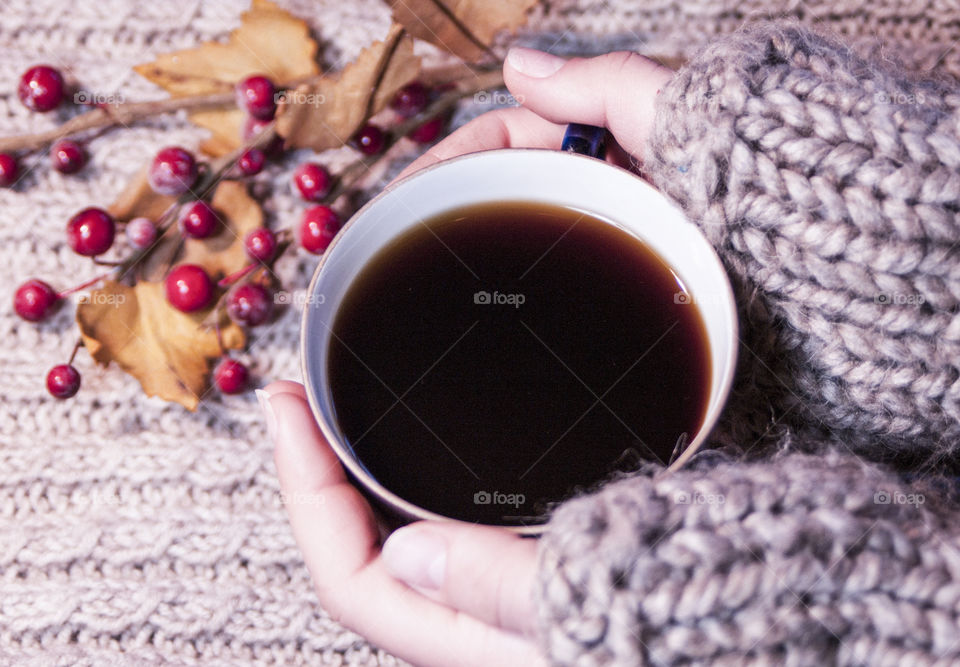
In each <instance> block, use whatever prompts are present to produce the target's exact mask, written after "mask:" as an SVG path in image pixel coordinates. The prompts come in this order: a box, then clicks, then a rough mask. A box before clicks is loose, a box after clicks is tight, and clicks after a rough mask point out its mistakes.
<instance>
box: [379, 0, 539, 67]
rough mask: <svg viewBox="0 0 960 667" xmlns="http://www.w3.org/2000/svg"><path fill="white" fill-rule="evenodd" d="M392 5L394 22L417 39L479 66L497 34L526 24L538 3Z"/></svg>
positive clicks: (441, 0)
mask: <svg viewBox="0 0 960 667" xmlns="http://www.w3.org/2000/svg"><path fill="white" fill-rule="evenodd" d="M389 4H390V7H391V8H392V9H393V20H394V21H396V22H397V23H399V24H401V25H402V26H403V27H405V28H406V29H407V30H408V31H409V32H410V34H411V35H413V36H414V37H416V38H418V39H422V40H424V41H427V42H430V43H432V44H436V45H437V46H439V47H440V48H441V49H445V50H447V51H449V52H450V53H452V54H454V55H456V56H459V57H460V58H462V59H463V60H466V61H467V62H477V61H478V60H481V59H482V58H483V57H484V55H486V54H487V53H488V50H489V46H490V43H491V42H492V41H493V38H494V36H496V34H497V33H498V32H500V31H501V30H508V31H513V30H516V29H517V28H519V27H520V26H521V25H523V24H524V22H525V21H526V20H527V12H528V11H529V10H530V8H531V7H533V6H534V5H535V4H537V0H390V3H389Z"/></svg>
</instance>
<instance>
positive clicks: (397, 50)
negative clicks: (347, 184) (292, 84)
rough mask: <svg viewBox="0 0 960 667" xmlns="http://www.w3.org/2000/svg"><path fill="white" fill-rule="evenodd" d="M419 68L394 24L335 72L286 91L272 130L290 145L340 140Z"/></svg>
mask: <svg viewBox="0 0 960 667" xmlns="http://www.w3.org/2000/svg"><path fill="white" fill-rule="evenodd" d="M419 72H420V58H419V57H418V56H414V55H413V40H412V39H411V38H410V36H409V35H407V34H406V33H405V32H404V30H403V28H402V27H401V26H399V25H396V24H394V25H393V26H392V27H391V28H390V32H389V33H388V34H387V37H386V38H385V39H384V40H383V41H382V42H375V43H373V44H371V45H370V46H368V47H367V48H366V49H364V50H363V51H362V52H361V53H360V55H359V56H358V57H357V59H356V60H355V61H354V62H352V63H351V64H349V65H347V66H346V67H345V68H344V69H343V71H342V72H340V74H339V75H338V76H336V77H323V78H321V79H319V80H318V81H316V82H314V83H310V84H304V85H301V86H299V87H298V88H296V89H295V90H293V91H291V92H290V93H288V94H287V97H286V99H285V100H284V101H283V102H281V104H280V108H279V109H278V110H277V132H278V133H279V134H280V136H282V137H284V139H286V144H287V145H288V146H293V147H296V148H313V149H314V150H318V151H321V150H325V149H327V148H336V147H338V146H342V145H343V144H344V143H346V142H347V141H348V140H349V139H350V137H351V136H353V134H354V133H355V132H356V131H357V130H358V129H360V125H361V124H362V123H363V121H364V119H365V118H366V117H367V116H369V115H371V114H374V113H376V112H378V111H380V110H381V109H383V108H384V107H385V106H386V105H387V103H388V102H389V101H390V99H391V98H392V97H393V95H394V93H396V92H397V91H398V90H399V89H400V88H402V87H403V86H404V85H405V84H407V83H409V82H410V81H412V80H413V79H415V78H416V77H417V75H418V73H419Z"/></svg>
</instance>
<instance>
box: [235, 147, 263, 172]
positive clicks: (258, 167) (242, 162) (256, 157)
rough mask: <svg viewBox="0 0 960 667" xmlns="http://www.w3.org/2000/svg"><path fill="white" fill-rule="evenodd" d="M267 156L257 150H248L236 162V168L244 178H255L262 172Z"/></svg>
mask: <svg viewBox="0 0 960 667" xmlns="http://www.w3.org/2000/svg"><path fill="white" fill-rule="evenodd" d="M266 161H267V156H266V155H265V154H264V152H263V151H262V150H260V149H259V148H249V149H247V150H245V151H244V152H243V155H241V156H240V159H239V160H237V167H239V168H240V173H242V174H243V175H244V176H256V175H257V174H259V173H260V172H261V171H263V165H264V163H265V162H266Z"/></svg>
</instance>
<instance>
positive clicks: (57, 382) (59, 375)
mask: <svg viewBox="0 0 960 667" xmlns="http://www.w3.org/2000/svg"><path fill="white" fill-rule="evenodd" d="M79 390H80V372H79V371H78V370H77V369H76V368H74V367H73V366H71V365H70V364H60V365H59V366H54V367H53V368H51V369H50V372H49V373H47V391H49V392H50V393H51V394H52V395H53V396H54V397H55V398H70V397H71V396H73V395H74V394H76V393H77V391H79Z"/></svg>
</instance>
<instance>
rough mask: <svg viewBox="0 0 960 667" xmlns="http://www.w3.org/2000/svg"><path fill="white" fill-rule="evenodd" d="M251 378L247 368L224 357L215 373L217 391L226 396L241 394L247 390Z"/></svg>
mask: <svg viewBox="0 0 960 667" xmlns="http://www.w3.org/2000/svg"><path fill="white" fill-rule="evenodd" d="M249 378H250V373H249V371H247V367H246V366H244V365H243V364H241V363H240V362H239V361H237V360H236V359H231V358H230V357H224V358H223V360H222V361H221V362H220V363H219V364H217V368H216V370H214V371H213V380H214V382H216V383H217V389H219V390H220V391H222V392H223V393H224V394H239V393H240V392H241V391H243V390H244V389H245V388H246V386H247V380H248V379H249Z"/></svg>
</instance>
